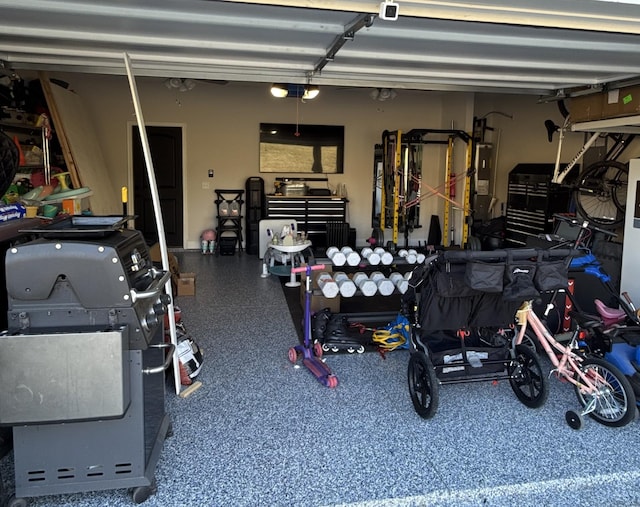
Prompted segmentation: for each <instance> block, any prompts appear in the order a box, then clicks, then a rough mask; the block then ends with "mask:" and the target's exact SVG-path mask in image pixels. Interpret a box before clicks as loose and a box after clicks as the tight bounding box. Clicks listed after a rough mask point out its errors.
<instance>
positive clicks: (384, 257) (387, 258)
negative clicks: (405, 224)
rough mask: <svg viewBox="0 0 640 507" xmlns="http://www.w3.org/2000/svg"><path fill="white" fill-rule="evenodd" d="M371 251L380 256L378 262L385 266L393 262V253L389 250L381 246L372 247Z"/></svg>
mask: <svg viewBox="0 0 640 507" xmlns="http://www.w3.org/2000/svg"><path fill="white" fill-rule="evenodd" d="M373 251H374V252H375V253H377V254H378V255H379V256H380V262H382V264H384V265H385V266H389V265H390V264H392V263H393V254H392V253H391V252H387V251H386V250H385V249H384V248H382V247H381V246H378V247H376V248H374V249H373Z"/></svg>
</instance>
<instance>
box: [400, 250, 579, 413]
mask: <svg viewBox="0 0 640 507" xmlns="http://www.w3.org/2000/svg"><path fill="white" fill-rule="evenodd" d="M570 254H571V251H570V250H569V249H561V250H546V249H534V248H522V249H519V248H514V249H502V250H493V251H472V250H449V251H442V252H439V253H437V254H435V255H432V256H430V257H428V258H427V259H426V260H425V262H424V264H423V265H421V266H419V267H417V268H416V269H415V270H414V271H413V272H412V275H411V278H410V280H409V285H410V287H411V288H410V290H409V291H407V293H405V295H404V299H403V303H404V305H403V306H404V311H405V312H407V313H408V314H409V315H408V317H409V320H410V321H412V323H413V327H412V333H411V343H410V359H409V366H408V383H409V393H410V395H411V400H412V402H413V406H414V408H415V410H416V412H417V413H418V414H419V415H420V416H421V417H423V418H425V419H428V418H430V417H432V416H433V415H434V414H435V413H436V411H437V408H438V403H439V386H440V385H441V384H450V383H462V382H477V381H484V380H488V381H494V380H509V382H510V384H511V387H512V389H513V391H514V393H515V394H516V396H517V397H518V399H519V400H520V401H521V402H522V403H523V404H524V405H526V406H529V407H538V406H541V405H542V404H543V403H544V402H545V398H546V397H545V396H542V393H541V389H542V388H541V386H540V379H541V378H542V377H543V376H544V375H545V373H543V370H542V367H541V364H540V360H539V358H538V355H537V353H536V346H535V344H534V343H533V342H532V341H529V342H526V341H523V342H522V343H521V344H520V345H515V339H516V330H515V326H514V319H515V314H516V311H517V310H518V308H519V307H520V305H521V304H522V303H523V301H526V300H531V299H536V298H538V297H539V295H540V291H548V290H554V289H556V288H558V289H560V288H564V287H566V286H567V268H566V265H567V262H566V258H567V257H568V256H569V255H570Z"/></svg>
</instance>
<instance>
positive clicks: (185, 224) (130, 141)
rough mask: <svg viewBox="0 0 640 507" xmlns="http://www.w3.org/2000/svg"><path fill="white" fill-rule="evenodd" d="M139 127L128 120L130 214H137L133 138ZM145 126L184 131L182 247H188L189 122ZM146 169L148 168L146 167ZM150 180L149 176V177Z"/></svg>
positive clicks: (155, 123) (157, 123)
mask: <svg viewBox="0 0 640 507" xmlns="http://www.w3.org/2000/svg"><path fill="white" fill-rule="evenodd" d="M133 127H136V129H137V128H138V122H137V121H133V120H129V121H127V160H128V165H129V167H128V169H127V188H128V201H129V202H128V206H129V214H135V209H136V204H135V202H134V201H135V197H134V195H133V194H134V192H133V139H132V137H131V136H132V128H133ZM145 127H178V128H180V130H181V132H182V248H183V249H186V245H187V243H188V239H187V236H188V230H189V229H188V224H189V211H188V209H187V206H186V204H187V199H186V197H187V192H186V188H187V185H186V183H187V180H186V170H187V149H186V146H187V145H186V142H187V124H186V123H173V122H152V123H147V122H145ZM145 170H146V168H145ZM147 180H148V178H147Z"/></svg>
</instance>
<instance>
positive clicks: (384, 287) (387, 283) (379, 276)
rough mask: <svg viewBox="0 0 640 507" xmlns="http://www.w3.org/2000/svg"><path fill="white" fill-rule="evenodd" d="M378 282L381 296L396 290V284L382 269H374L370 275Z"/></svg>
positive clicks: (388, 294) (377, 285)
mask: <svg viewBox="0 0 640 507" xmlns="http://www.w3.org/2000/svg"><path fill="white" fill-rule="evenodd" d="M369 278H370V279H371V280H373V281H374V282H375V283H376V287H377V289H378V292H379V293H380V295H381V296H390V295H391V294H393V291H394V290H395V285H393V282H392V281H391V280H389V279H388V278H387V277H386V276H384V274H383V273H381V272H380V271H374V272H373V273H371V275H370V276H369Z"/></svg>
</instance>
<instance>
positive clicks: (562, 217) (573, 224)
mask: <svg viewBox="0 0 640 507" xmlns="http://www.w3.org/2000/svg"><path fill="white" fill-rule="evenodd" d="M553 218H555V219H557V220H560V221H561V222H565V223H567V224H569V225H570V226H571V227H580V228H581V229H588V230H590V231H595V232H601V233H602V234H604V235H605V236H608V237H610V238H615V237H617V236H618V235H617V234H616V233H615V232H611V231H608V230H606V229H601V228H600V227H596V226H595V225H592V224H591V222H589V221H588V220H582V221H580V220H578V219H577V218H574V217H568V216H565V215H559V214H557V213H554V214H553Z"/></svg>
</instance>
